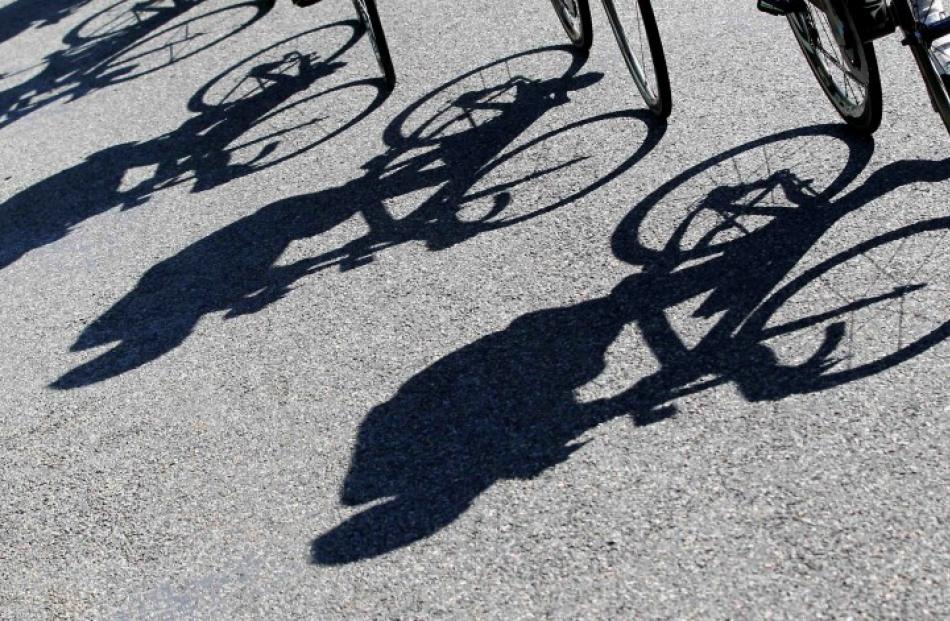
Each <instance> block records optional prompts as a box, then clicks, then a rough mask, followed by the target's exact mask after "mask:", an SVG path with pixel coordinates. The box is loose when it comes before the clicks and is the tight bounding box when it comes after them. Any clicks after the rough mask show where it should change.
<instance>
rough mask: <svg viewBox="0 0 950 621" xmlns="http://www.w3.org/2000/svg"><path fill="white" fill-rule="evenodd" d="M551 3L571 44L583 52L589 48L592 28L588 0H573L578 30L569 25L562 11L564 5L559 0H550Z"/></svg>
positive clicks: (592, 36) (591, 40)
mask: <svg viewBox="0 0 950 621" xmlns="http://www.w3.org/2000/svg"><path fill="white" fill-rule="evenodd" d="M551 4H552V5H554V12H555V13H557V17H558V19H559V20H560V21H561V26H562V27H563V28H564V32H566V33H567V37H568V38H569V39H570V40H571V45H573V46H574V47H576V48H577V49H579V50H582V51H585V52H586V51H587V50H589V49H590V46H591V43H593V42H594V30H593V27H592V26H591V20H590V3H589V2H588V0H574V5H575V6H576V7H577V19H578V20H579V29H578V30H575V29H574V28H572V27H571V22H570V19H569V18H568V15H566V14H565V12H564V11H565V9H564V5H563V4H561V0H551Z"/></svg>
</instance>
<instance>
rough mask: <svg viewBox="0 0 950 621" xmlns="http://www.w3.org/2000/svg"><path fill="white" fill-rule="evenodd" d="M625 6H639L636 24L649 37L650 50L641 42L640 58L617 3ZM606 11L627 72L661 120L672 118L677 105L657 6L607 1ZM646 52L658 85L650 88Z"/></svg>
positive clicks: (627, 0)
mask: <svg viewBox="0 0 950 621" xmlns="http://www.w3.org/2000/svg"><path fill="white" fill-rule="evenodd" d="M617 2H620V3H625V4H628V5H634V4H635V5H636V16H637V18H636V23H637V27H638V29H639V28H640V27H642V29H643V34H645V35H646V43H647V45H646V48H644V45H643V40H642V39H641V40H640V54H639V55H637V54H636V53H635V52H634V51H633V48H632V47H631V45H630V40H629V38H628V35H627V30H628V26H629V25H630V24H627V25H625V24H624V23H623V20H622V19H621V16H620V13H619V12H618V11H617V6H616V3H617ZM603 4H604V10H605V11H606V12H607V21H609V22H610V27H611V30H613V33H614V37H615V38H616V39H617V45H618V46H619V47H620V53H621V55H622V56H623V60H624V63H625V64H626V65H627V70H628V71H630V75H631V77H632V78H633V81H634V83H635V84H636V85H637V90H639V91H640V95H641V96H642V97H643V100H644V101H645V102H646V104H647V107H648V108H649V109H650V111H651V112H652V113H653V114H654V115H656V116H657V117H659V118H661V119H665V118H667V117H669V116H670V112H671V111H672V110H673V101H672V94H671V88H670V75H669V71H668V69H667V64H666V54H665V53H664V52H663V41H662V39H661V38H660V29H659V28H658V27H657V24H656V16H655V15H654V13H653V5H652V4H651V2H650V0H603ZM645 49H648V50H649V53H650V58H649V63H648V64H649V66H651V67H652V68H653V74H654V80H653V82H654V84H652V85H651V84H650V79H649V77H648V76H647V74H646V71H645V69H646V67H645V66H644V63H643V62H642V61H641V57H642V56H643V55H644V54H643V53H644V51H645Z"/></svg>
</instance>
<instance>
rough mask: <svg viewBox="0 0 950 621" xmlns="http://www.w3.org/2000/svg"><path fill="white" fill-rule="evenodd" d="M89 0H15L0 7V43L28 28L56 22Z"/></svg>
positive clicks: (50, 24)
mask: <svg viewBox="0 0 950 621" xmlns="http://www.w3.org/2000/svg"><path fill="white" fill-rule="evenodd" d="M88 3H89V0H16V1H15V2H11V3H9V4H7V5H4V6H2V7H0V43H3V42H4V41H8V40H10V39H12V38H14V37H16V36H17V35H19V34H20V33H22V32H26V31H27V30H29V29H30V28H42V27H44V26H52V25H53V24H58V23H59V22H60V21H62V20H63V19H65V18H67V17H69V16H70V15H72V14H73V13H74V12H76V11H77V10H78V9H80V8H82V7H83V6H85V5H86V4H88Z"/></svg>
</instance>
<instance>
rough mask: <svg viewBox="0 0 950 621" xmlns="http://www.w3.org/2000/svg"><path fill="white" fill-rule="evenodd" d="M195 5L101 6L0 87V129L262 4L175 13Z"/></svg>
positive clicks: (202, 39) (136, 72)
mask: <svg viewBox="0 0 950 621" xmlns="http://www.w3.org/2000/svg"><path fill="white" fill-rule="evenodd" d="M26 4H30V3H27V2H24V1H23V0H21V1H20V2H17V3H16V4H14V5H10V6H9V7H7V8H8V9H10V10H12V11H21V10H23V9H20V8H19V6H18V5H26ZM36 4H37V6H38V7H39V6H42V5H49V4H55V3H51V2H45V3H43V2H37V3H36ZM70 6H79V3H78V2H72V3H70ZM199 6H202V7H203V6H206V5H204V3H203V1H202V0H172V1H171V2H170V3H169V2H165V1H164V0H119V1H118V2H115V3H114V4H112V5H109V6H107V7H105V8H103V9H102V10H101V11H99V12H98V13H96V14H95V15H93V16H91V17H89V18H88V19H86V20H85V21H83V22H82V23H81V24H79V25H78V26H76V27H75V28H74V29H72V30H71V31H70V32H69V33H67V35H66V36H65V38H64V39H63V43H64V46H65V47H63V48H62V49H59V50H57V51H55V52H52V53H51V54H49V55H48V56H46V57H45V58H44V59H42V62H41V63H39V67H40V68H39V69H38V70H37V71H36V72H34V73H33V75H31V76H30V77H29V78H27V79H25V80H23V81H22V82H20V83H18V84H15V85H13V86H11V87H9V88H7V89H6V90H3V91H0V128H3V127H5V126H7V125H9V124H11V123H14V122H15V121H17V120H18V119H21V118H23V117H25V116H27V115H29V114H31V113H33V112H35V111H36V110H39V109H42V108H44V107H46V106H49V105H51V104H53V103H56V102H71V101H75V100H77V99H81V98H82V97H84V96H86V95H88V94H89V93H91V92H94V91H97V90H100V89H102V88H105V87H108V86H113V85H116V84H119V83H122V82H127V81H129V80H132V79H135V78H139V77H141V76H144V75H147V74H150V73H154V72H155V71H159V70H161V69H164V68H166V67H169V66H171V65H174V64H176V63H179V62H181V61H183V60H185V59H186V58H190V57H192V56H194V55H196V54H199V53H201V52H203V51H205V50H207V49H209V48H211V47H213V46H215V45H217V44H218V43H220V42H221V41H224V40H225V39H227V38H229V37H231V36H234V35H235V34H237V33H238V32H240V31H242V30H244V29H245V28H247V27H248V26H250V25H251V24H253V23H254V22H255V21H257V20H258V19H259V18H260V17H262V16H263V15H264V14H265V13H266V12H267V11H268V8H267V7H266V6H265V5H264V3H258V2H255V1H248V2H242V3H238V2H235V3H233V4H225V5H222V6H220V7H215V8H210V9H208V10H207V11H202V10H196V14H194V15H191V16H188V17H187V18H185V19H180V18H183V17H184V16H185V15H186V13H188V12H189V11H191V10H192V9H196V8H197V7H199ZM18 14H19V13H18ZM24 19H25V18H24ZM0 23H2V22H0ZM31 23H32V22H31ZM222 24H226V25H224V26H222Z"/></svg>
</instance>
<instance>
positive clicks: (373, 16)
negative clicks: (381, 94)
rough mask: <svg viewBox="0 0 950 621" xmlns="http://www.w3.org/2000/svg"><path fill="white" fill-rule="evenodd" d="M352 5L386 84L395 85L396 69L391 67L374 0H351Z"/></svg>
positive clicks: (387, 46) (390, 59) (391, 62)
mask: <svg viewBox="0 0 950 621" xmlns="http://www.w3.org/2000/svg"><path fill="white" fill-rule="evenodd" d="M353 7H354V8H355V9H356V15H357V16H358V17H359V20H360V23H361V24H362V25H363V27H364V28H366V32H367V34H369V42H370V43H371V44H372V46H373V52H374V53H375V54H376V62H377V63H379V69H380V71H382V72H383V77H384V78H385V80H386V86H387V87H389V88H393V87H394V86H395V85H396V70H395V69H394V68H393V59H392V57H391V56H390V55H389V45H388V44H387V43H386V35H385V33H384V32H383V24H382V22H380V21H379V12H377V11H376V0H353Z"/></svg>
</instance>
